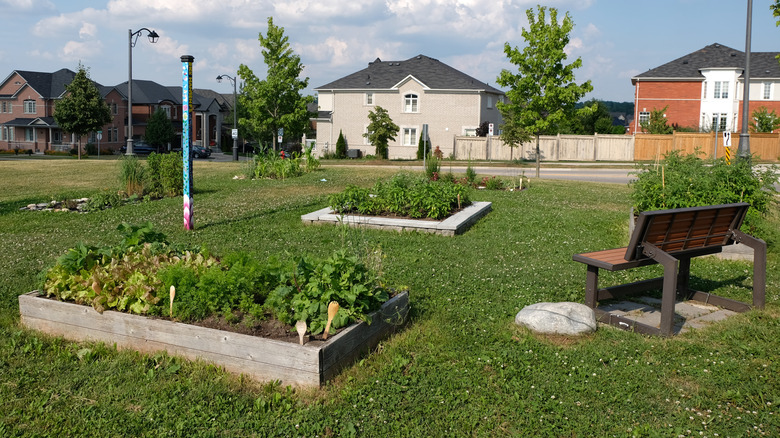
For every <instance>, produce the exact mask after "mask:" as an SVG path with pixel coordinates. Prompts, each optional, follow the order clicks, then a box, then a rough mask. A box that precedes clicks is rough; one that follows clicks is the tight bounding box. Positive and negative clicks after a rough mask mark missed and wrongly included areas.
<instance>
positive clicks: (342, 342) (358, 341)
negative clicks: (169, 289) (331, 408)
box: [19, 291, 409, 386]
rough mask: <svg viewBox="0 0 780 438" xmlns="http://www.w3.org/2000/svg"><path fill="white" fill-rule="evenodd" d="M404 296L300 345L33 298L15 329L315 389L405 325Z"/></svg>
mask: <svg viewBox="0 0 780 438" xmlns="http://www.w3.org/2000/svg"><path fill="white" fill-rule="evenodd" d="M408 310H409V294H408V292H407V291H404V292H401V293H398V294H397V295H395V296H394V297H393V298H391V299H390V300H389V301H387V302H386V303H384V304H383V305H382V308H381V309H380V310H378V311H376V312H374V313H372V314H371V324H366V323H364V322H360V323H357V324H352V325H351V326H349V327H346V328H344V329H342V330H341V331H339V332H338V333H336V334H335V335H333V336H331V337H330V338H329V339H328V340H327V341H310V342H308V343H306V344H305V345H299V344H296V343H290V342H284V341H278V340H273V339H266V338H261V337H257V336H249V335H244V334H240V333H233V332H227V331H223V330H216V329H211V328H206V327H199V326H194V325H190V324H183V323H180V322H174V321H168V320H164V319H154V318H148V317H144V316H139V315H132V314H128V313H122V312H115V311H111V310H107V311H105V312H103V313H98V312H97V311H95V309H93V308H92V307H89V306H83V305H79V304H74V303H68V302H63V301H57V300H54V299H49V298H46V297H43V296H41V294H40V293H39V292H38V291H33V292H30V293H27V294H24V295H20V296H19V313H20V315H21V323H22V325H23V326H25V327H28V328H30V329H34V330H38V331H41V332H44V333H48V334H51V335H55V336H62V337H63V338H65V339H69V340H73V341H97V342H105V343H107V344H113V345H116V347H117V348H121V349H131V350H136V351H139V352H142V353H152V352H157V351H167V352H168V353H169V354H171V355H177V356H183V357H185V358H187V359H191V360H204V361H207V362H210V363H213V364H216V365H218V366H221V367H223V368H224V369H225V370H227V371H229V372H233V373H237V374H244V375H246V376H249V377H251V378H253V379H255V380H259V381H275V380H279V381H281V382H282V383H283V384H285V385H295V386H319V385H321V384H323V383H324V382H325V381H326V380H328V379H330V378H332V377H334V376H336V375H337V374H338V372H339V371H340V370H341V369H343V368H344V367H346V366H348V365H350V364H351V363H352V362H353V361H354V360H355V359H356V358H357V357H359V356H360V355H361V354H362V353H364V352H366V351H368V350H370V349H372V348H374V347H375V346H376V345H377V344H378V343H379V341H380V340H381V339H383V338H384V337H386V336H388V335H389V334H390V333H391V332H393V331H394V330H395V329H396V328H397V327H400V326H401V325H403V323H404V322H405V321H406V315H407V313H408Z"/></svg>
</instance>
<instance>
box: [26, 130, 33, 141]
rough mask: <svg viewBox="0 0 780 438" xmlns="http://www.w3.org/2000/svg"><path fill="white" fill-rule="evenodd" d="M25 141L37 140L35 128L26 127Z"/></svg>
mask: <svg viewBox="0 0 780 438" xmlns="http://www.w3.org/2000/svg"><path fill="white" fill-rule="evenodd" d="M24 141H35V128H25V129H24Z"/></svg>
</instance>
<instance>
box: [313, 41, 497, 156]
mask: <svg viewBox="0 0 780 438" xmlns="http://www.w3.org/2000/svg"><path fill="white" fill-rule="evenodd" d="M315 91H316V92H317V101H318V111H317V117H316V118H315V119H313V120H314V121H315V122H316V124H317V141H316V150H317V153H319V154H323V153H327V152H333V151H335V147H336V141H337V140H338V137H339V132H342V133H343V134H344V138H345V140H346V141H347V146H348V148H349V149H360V150H361V151H362V153H363V154H364V155H366V154H374V153H375V151H374V147H373V146H372V145H370V144H369V142H368V139H366V138H365V137H364V136H363V134H365V133H366V132H367V127H368V123H369V121H368V113H369V111H373V110H374V109H375V108H376V107H378V106H381V107H382V108H384V109H385V110H387V112H388V115H389V116H390V118H391V119H392V120H393V123H395V124H396V125H398V127H399V130H398V133H397V135H396V138H395V141H391V143H390V144H389V148H388V152H389V157H390V158H415V157H416V154H417V145H418V140H419V136H420V135H421V133H422V129H423V125H428V137H429V138H430V146H431V148H435V147H437V146H438V147H439V148H440V149H441V150H442V152H443V153H444V155H445V156H447V155H449V154H451V153H452V151H453V148H454V141H455V137H456V136H461V135H475V133H476V130H477V128H478V127H479V125H480V124H481V123H482V122H488V123H493V124H494V126H495V127H496V128H495V129H496V132H497V127H498V126H499V125H500V124H501V113H500V112H499V111H498V109H497V108H496V103H497V102H498V101H500V100H501V99H503V98H504V93H503V92H502V91H501V90H498V89H496V88H493V87H491V86H490V85H488V84H486V83H484V82H481V81H479V80H477V79H474V78H473V77H471V76H469V75H467V74H465V73H463V72H460V71H458V70H456V69H454V68H452V67H450V66H448V65H446V64H444V63H442V62H440V61H438V60H436V59H433V58H429V57H427V56H423V55H418V56H415V57H414V58H410V59H407V60H405V61H382V60H380V59H379V58H377V59H376V60H374V61H373V62H369V63H368V67H367V68H365V69H363V70H360V71H358V72H355V73H352V74H350V75H347V76H345V77H343V78H341V79H337V80H335V81H333V82H330V83H328V84H325V85H322V86H320V87H317V88H315Z"/></svg>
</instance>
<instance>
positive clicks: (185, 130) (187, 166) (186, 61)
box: [181, 55, 195, 230]
mask: <svg viewBox="0 0 780 438" xmlns="http://www.w3.org/2000/svg"><path fill="white" fill-rule="evenodd" d="M194 60H195V57H193V56H191V55H183V56H182V57H181V64H182V66H181V70H182V75H181V79H182V81H181V101H182V134H181V156H182V160H183V163H182V164H183V167H184V175H183V178H184V184H183V188H184V195H183V198H184V199H183V200H184V229H185V230H192V229H193V227H194V225H195V224H194V222H193V219H192V151H191V144H190V143H191V142H192V107H191V106H190V103H191V102H192V62H193V61H194Z"/></svg>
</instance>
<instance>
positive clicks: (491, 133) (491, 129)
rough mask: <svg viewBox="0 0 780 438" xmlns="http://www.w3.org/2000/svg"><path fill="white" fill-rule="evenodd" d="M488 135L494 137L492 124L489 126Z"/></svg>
mask: <svg viewBox="0 0 780 438" xmlns="http://www.w3.org/2000/svg"><path fill="white" fill-rule="evenodd" d="M488 135H490V136H492V135H493V124H492V123H489V124H488Z"/></svg>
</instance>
